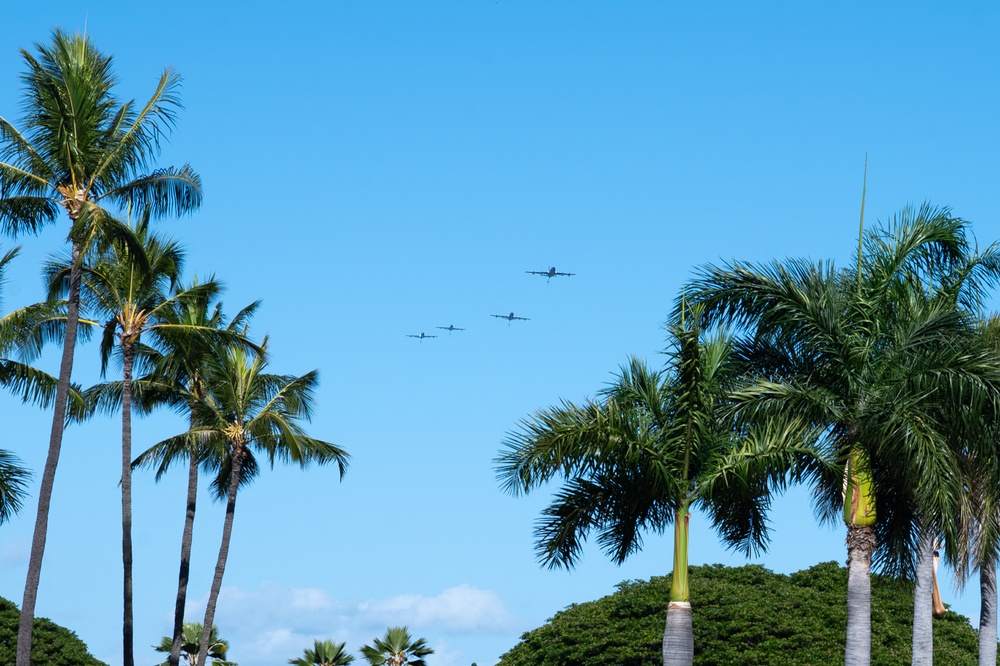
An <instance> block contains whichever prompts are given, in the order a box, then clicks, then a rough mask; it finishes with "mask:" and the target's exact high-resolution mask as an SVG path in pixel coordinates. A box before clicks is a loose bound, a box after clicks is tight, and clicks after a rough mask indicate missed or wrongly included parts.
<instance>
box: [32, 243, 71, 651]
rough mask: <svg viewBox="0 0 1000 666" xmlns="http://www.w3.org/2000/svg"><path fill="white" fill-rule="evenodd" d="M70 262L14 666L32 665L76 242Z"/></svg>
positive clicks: (61, 418) (62, 421) (61, 423)
mask: <svg viewBox="0 0 1000 666" xmlns="http://www.w3.org/2000/svg"><path fill="white" fill-rule="evenodd" d="M72 262H73V263H72V264H71V266H70V273H69V275H70V278H69V301H68V304H67V305H68V307H67V309H66V337H65V339H64V341H63V353H62V361H61V362H60V363H59V383H58V384H57V386H56V404H55V409H54V411H53V414H52V430H51V433H50V434H49V453H48V456H47V457H46V459H45V469H44V471H43V472H42V481H41V486H40V487H39V489H38V513H37V514H36V515H35V532H34V534H33V536H32V538H31V555H30V556H29V559H28V575H27V579H26V580H25V582H24V597H23V599H22V601H21V620H20V624H19V625H18V628H17V657H16V666H31V631H32V629H33V628H34V625H35V602H36V601H37V599H38V585H39V582H40V581H41V576H42V558H43V556H44V555H45V539H46V536H47V533H48V526H49V505H50V504H51V502H52V486H53V483H54V481H55V477H56V467H57V466H58V464H59V451H60V450H61V449H62V438H63V428H64V427H65V425H66V401H67V398H68V396H69V386H70V375H71V374H72V373H73V352H74V350H75V347H76V332H77V326H78V324H79V321H80V279H81V277H82V274H83V271H82V267H81V266H80V246H79V245H77V244H76V243H75V242H74V243H73V249H72Z"/></svg>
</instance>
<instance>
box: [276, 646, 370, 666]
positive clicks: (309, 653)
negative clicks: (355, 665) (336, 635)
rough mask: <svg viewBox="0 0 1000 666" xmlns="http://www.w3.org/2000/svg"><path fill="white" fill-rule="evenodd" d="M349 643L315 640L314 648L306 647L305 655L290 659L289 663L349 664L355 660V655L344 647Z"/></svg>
mask: <svg viewBox="0 0 1000 666" xmlns="http://www.w3.org/2000/svg"><path fill="white" fill-rule="evenodd" d="M346 645H347V643H334V642H333V641H331V640H326V641H313V648H312V649H311V650H310V649H309V648H306V649H305V655H304V656H302V657H299V658H298V659H289V660H288V663H289V664H294V665H295V666H347V664H349V663H351V662H352V661H354V655H352V654H348V653H347V652H346V651H345V650H344V647H345V646H346Z"/></svg>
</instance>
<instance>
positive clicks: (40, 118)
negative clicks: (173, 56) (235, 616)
mask: <svg viewBox="0 0 1000 666" xmlns="http://www.w3.org/2000/svg"><path fill="white" fill-rule="evenodd" d="M21 56H22V59H23V61H24V66H25V71H24V73H23V74H22V77H21V80H22V84H23V97H22V102H23V105H22V109H23V115H22V117H21V119H20V121H19V122H18V123H14V122H11V121H10V120H8V119H7V118H5V117H0V228H2V230H3V232H4V233H5V234H6V235H8V236H11V237H18V236H22V235H26V234H34V233H37V232H38V231H39V230H41V229H42V228H43V227H45V226H47V225H50V224H54V223H60V222H61V223H62V224H63V225H64V227H65V229H66V249H64V250H63V251H62V252H61V253H54V254H53V255H52V257H51V258H50V260H49V261H47V262H46V264H45V265H44V267H43V274H44V276H45V282H46V284H47V285H48V294H47V298H46V300H45V302H43V303H39V304H36V305H31V306H27V307H24V308H21V309H19V310H16V311H14V312H11V313H9V314H7V315H6V316H4V317H3V318H2V319H0V383H2V384H3V385H5V386H6V387H8V388H10V389H12V390H14V391H16V392H17V393H18V394H19V395H20V396H21V397H22V398H23V399H24V401H25V402H32V403H35V404H37V405H41V406H43V407H47V408H50V409H52V413H53V418H52V428H51V433H50V438H49V449H48V455H47V458H46V462H45V467H44V470H43V472H42V476H41V483H40V488H39V495H38V510H37V514H36V522H35V529H34V534H33V538H32V545H31V554H30V558H29V563H28V572H27V579H26V581H25V587H24V597H23V601H22V604H21V613H20V624H19V628H18V635H17V654H16V664H17V666H28V665H29V663H30V655H31V654H32V628H33V626H34V613H35V601H36V596H37V591H38V587H39V584H40V578H41V570H42V557H43V554H44V550H45V543H46V535H47V529H48V515H49V511H50V503H51V496H52V489H53V485H54V483H55V477H56V469H57V466H58V462H59V454H60V448H61V445H62V438H63V430H64V428H65V426H66V425H67V424H68V423H69V422H72V421H83V420H85V419H87V418H88V417H89V416H90V415H92V414H94V413H96V412H98V411H103V412H109V413H111V412H113V413H118V412H120V414H121V423H122V430H121V432H122V438H121V440H122V442H121V443H122V451H121V519H122V571H123V579H122V582H123V586H122V589H123V599H122V602H123V606H122V608H123V615H122V641H123V659H124V664H125V666H133V665H134V652H133V642H134V641H133V635H132V634H133V610H132V599H133V593H132V565H133V552H132V535H131V529H132V499H131V477H132V470H133V468H135V467H150V468H154V469H155V470H156V476H157V478H159V477H160V476H161V475H162V474H163V473H165V472H166V470H167V469H168V468H169V467H170V466H171V465H172V464H173V463H177V462H181V461H186V462H187V464H188V475H189V476H188V478H189V485H188V495H187V498H186V506H185V523H184V530H183V536H182V543H181V554H180V567H179V574H178V587H177V601H176V607H175V618H174V630H173V635H172V636H171V637H170V643H171V647H170V656H169V659H168V663H169V664H171V666H176V664H178V663H179V659H180V655H179V653H180V650H181V646H182V642H183V641H182V631H183V626H184V605H185V601H186V594H187V582H188V575H189V564H190V553H191V542H192V533H193V524H194V515H195V509H196V504H197V480H198V474H199V471H200V470H204V471H206V472H208V473H210V474H212V475H213V481H212V486H211V487H212V491H213V493H214V494H215V495H216V497H217V498H219V499H224V500H225V502H226V512H225V520H224V523H223V526H222V536H221V540H220V546H219V554H218V559H217V562H216V566H215V574H214V577H213V580H212V586H211V590H210V593H209V598H208V604H207V607H206V610H205V617H204V622H203V625H202V626H203V627H204V629H203V630H202V632H201V636H200V637H199V641H198V651H197V654H196V656H195V657H194V659H193V661H194V662H196V663H201V664H204V663H206V655H207V653H208V651H209V648H210V645H211V629H212V627H213V620H214V614H215V607H216V602H217V599H218V595H219V591H220V590H221V586H222V578H223V575H224V572H225V567H226V561H227V557H228V552H229V543H230V539H231V535H232V529H233V521H234V516H235V509H236V500H237V494H238V491H239V489H240V488H242V487H245V486H246V485H247V484H248V483H249V482H250V481H252V480H253V479H254V478H255V477H256V476H257V475H258V474H259V472H260V470H261V468H262V466H263V465H264V464H265V462H266V463H267V464H270V465H272V466H273V465H274V463H275V462H292V463H295V464H298V465H300V466H303V467H304V466H306V465H309V464H311V463H316V464H320V465H323V464H332V465H335V466H336V467H337V468H338V469H339V472H340V474H341V476H342V475H343V474H344V471H345V469H346V466H347V464H348V461H349V456H348V454H347V453H346V451H344V450H343V449H341V448H340V447H338V446H336V445H334V444H331V443H330V442H326V441H323V440H320V439H316V438H314V437H312V436H311V435H309V434H308V433H307V431H306V429H305V423H306V422H308V421H309V419H310V416H311V414H312V411H313V409H314V403H315V389H316V386H317V383H318V374H317V372H316V371H312V372H308V373H306V374H304V375H301V376H297V375H289V374H275V373H272V372H270V371H269V364H270V360H271V359H270V355H269V353H268V341H267V337H266V336H265V337H264V338H263V339H262V340H259V341H256V340H255V339H254V338H253V337H252V336H251V335H250V332H249V323H250V320H251V318H252V316H253V314H254V312H255V311H256V310H257V308H258V304H257V303H253V304H250V305H248V306H247V307H245V308H243V309H242V310H240V311H239V312H237V313H236V314H235V315H234V316H233V317H231V318H229V317H227V316H226V314H225V312H224V311H223V308H222V303H221V301H220V300H219V299H220V294H221V291H222V287H221V284H220V283H219V282H218V281H216V280H215V279H214V278H212V279H209V280H206V281H203V282H199V281H197V280H191V281H188V282H185V280H184V274H183V267H184V253H183V251H182V249H181V248H180V246H179V245H178V244H177V243H175V242H172V241H168V240H165V239H164V238H162V237H161V236H159V235H158V234H157V233H155V231H154V230H153V228H152V222H153V221H155V220H157V219H161V218H164V217H168V216H179V215H185V214H190V213H192V212H194V211H195V210H196V209H197V208H198V207H199V205H200V204H201V200H202V188H201V180H200V178H199V176H198V175H197V173H196V172H195V171H194V170H193V169H192V168H191V167H190V166H189V165H184V166H182V167H179V168H177V167H165V168H164V167H158V166H157V165H156V158H157V156H158V154H159V150H160V142H161V141H162V140H163V139H164V138H165V137H167V136H169V134H170V131H171V129H172V127H173V125H174V122H175V118H176V113H177V110H178V109H179V106H180V99H179V95H178V85H179V83H180V78H179V76H178V75H177V73H176V72H174V71H173V70H171V69H166V70H164V71H163V73H162V74H161V75H160V77H159V79H158V80H157V83H156V86H155V89H154V92H153V94H152V96H151V97H150V98H149V99H148V100H147V101H145V102H144V103H142V104H137V103H136V102H135V101H134V100H128V101H121V100H119V99H118V98H117V97H116V95H115V87H116V84H117V82H118V81H117V78H116V76H115V74H114V70H113V60H112V57H111V56H108V55H105V54H103V53H101V52H100V51H99V50H98V49H97V48H96V47H95V46H94V45H93V44H92V43H91V42H90V40H89V39H88V38H87V37H86V36H84V35H80V34H68V33H65V32H63V31H61V30H55V31H54V32H53V34H52V38H51V40H50V41H48V42H46V43H38V44H36V45H35V48H34V51H28V50H25V49H22V50H21ZM16 254H17V250H16V249H15V250H11V251H8V252H7V253H6V255H4V257H3V258H2V259H0V271H3V270H6V269H7V268H8V267H9V265H10V262H11V261H12V260H13V259H14V257H15V256H16ZM91 336H96V337H98V338H99V341H100V359H101V375H102V378H104V379H107V373H106V371H107V368H108V364H109V361H110V360H111V359H112V358H117V359H119V360H120V361H121V365H122V375H121V379H115V380H108V381H105V382H103V383H100V384H98V385H96V386H93V387H89V388H82V387H80V386H79V385H77V384H75V383H73V381H72V370H73V362H74V353H75V350H76V346H77V340H78V338H79V339H86V338H88V337H91ZM46 343H61V344H62V356H61V361H60V366H59V374H58V376H57V377H53V376H51V375H48V374H47V373H45V372H42V371H41V370H39V369H37V368H35V367H33V366H32V365H31V363H32V362H33V361H34V360H35V359H37V357H38V355H39V354H40V353H41V351H42V348H43V346H44V345H45V344H46ZM158 408H169V409H173V410H175V411H177V412H179V413H182V414H185V415H186V416H187V417H188V425H189V427H188V429H187V430H186V431H185V432H182V433H179V434H177V435H176V436H173V437H170V438H168V439H165V440H164V441H162V442H159V443H158V444H156V445H154V446H153V447H151V448H149V449H148V450H146V451H145V452H143V453H142V454H141V455H139V456H138V457H135V458H134V459H133V451H132V430H131V419H132V413H133V411H134V412H137V413H145V412H149V411H151V410H153V409H158ZM27 478H28V475H27V472H26V471H25V470H24V469H23V468H22V467H21V465H20V463H19V461H18V460H17V459H16V458H15V457H14V456H13V454H11V453H9V452H3V453H0V520H3V519H7V518H9V517H10V515H12V513H13V512H15V511H16V510H18V509H19V508H20V506H21V504H22V502H23V499H24V495H25V490H26V480H27Z"/></svg>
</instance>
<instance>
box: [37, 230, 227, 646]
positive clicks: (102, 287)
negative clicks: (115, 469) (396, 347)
mask: <svg viewBox="0 0 1000 666" xmlns="http://www.w3.org/2000/svg"><path fill="white" fill-rule="evenodd" d="M183 263H184V255H183V252H182V250H181V248H180V246H179V245H178V244H177V243H175V242H173V241H165V240H163V239H161V238H160V237H158V236H157V235H156V234H154V233H153V232H152V231H151V230H150V228H149V215H148V211H147V213H146V214H145V215H143V216H142V218H141V219H140V221H139V223H138V224H137V226H136V228H135V229H134V234H133V237H132V239H131V242H129V243H119V242H114V243H109V244H107V245H106V246H105V247H103V248H102V249H101V251H100V252H98V253H96V254H95V256H94V257H93V258H92V260H91V261H90V262H89V263H88V265H87V266H86V267H84V270H83V277H82V285H81V301H82V304H83V309H84V310H85V311H87V312H89V313H90V314H92V315H93V316H94V317H95V318H97V319H99V320H101V321H102V322H103V330H104V335H103V338H102V341H101V374H102V376H104V375H105V374H106V371H107V366H108V361H109V359H110V358H111V355H112V354H113V353H116V352H117V353H118V354H120V357H121V360H122V382H121V384H120V387H121V400H120V404H121V413H122V417H121V418H122V443H121V447H122V449H121V493H122V502H121V506H122V564H123V584H122V590H123V622H122V640H123V655H124V663H126V664H128V663H133V662H134V646H133V612H132V558H133V553H132V389H133V381H132V378H133V369H134V366H135V362H136V353H137V351H139V349H140V347H139V345H140V344H141V340H142V336H143V334H147V335H152V336H153V337H154V338H156V337H159V335H160V334H162V333H163V332H164V331H165V330H170V331H172V332H174V333H175V334H177V331H176V329H178V328H181V329H182V330H183V331H184V332H186V333H188V334H189V335H190V334H192V333H202V332H203V331H201V330H199V329H197V328H196V327H195V328H194V330H189V329H191V328H192V327H189V326H186V325H183V324H181V325H178V324H176V323H173V322H171V321H170V320H169V318H168V317H166V316H164V315H166V314H168V313H169V312H170V311H171V310H172V308H173V307H174V305H175V304H176V303H178V302H182V301H184V300H185V299H192V298H197V297H199V296H200V295H201V294H203V293H204V294H209V295H210V294H212V293H214V292H215V291H217V289H218V285H216V284H215V283H212V282H209V283H206V284H204V285H198V286H197V287H195V288H193V289H192V290H190V291H182V292H175V293H172V294H171V293H170V290H171V289H172V288H173V287H174V286H176V284H177V280H178V279H179V277H180V273H181V270H182V267H183ZM71 270H72V269H71V267H69V266H66V265H65V264H61V263H60V262H51V263H50V264H49V267H48V273H49V283H50V285H51V291H52V295H54V296H55V295H59V296H62V295H64V294H62V293H60V292H61V291H63V290H64V289H65V285H66V284H67V281H68V280H67V278H68V275H69V273H70V271H71Z"/></svg>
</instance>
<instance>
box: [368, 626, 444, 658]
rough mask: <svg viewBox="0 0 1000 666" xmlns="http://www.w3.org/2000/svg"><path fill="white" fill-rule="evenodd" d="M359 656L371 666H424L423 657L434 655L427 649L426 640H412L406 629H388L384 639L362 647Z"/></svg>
mask: <svg viewBox="0 0 1000 666" xmlns="http://www.w3.org/2000/svg"><path fill="white" fill-rule="evenodd" d="M361 654H362V655H364V657H365V659H367V660H368V663H369V664H371V666H403V665H404V664H409V665H410V666H426V662H424V657H426V656H427V655H429V654H434V650H432V649H431V648H429V647H427V639H426V638H418V639H417V640H413V638H411V637H410V632H409V630H408V629H407V628H406V627H389V628H388V629H386V632H385V636H384V637H382V638H373V639H372V644H371V645H362V646H361Z"/></svg>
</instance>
